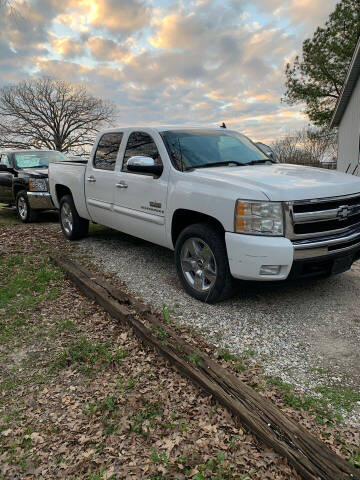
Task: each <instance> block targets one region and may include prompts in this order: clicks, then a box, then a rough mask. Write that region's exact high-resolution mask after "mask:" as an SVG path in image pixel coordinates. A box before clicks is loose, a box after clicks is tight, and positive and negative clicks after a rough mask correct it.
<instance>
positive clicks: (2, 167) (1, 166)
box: [0, 164, 12, 172]
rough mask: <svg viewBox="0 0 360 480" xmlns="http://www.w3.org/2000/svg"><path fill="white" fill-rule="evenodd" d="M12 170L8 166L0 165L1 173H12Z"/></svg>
mask: <svg viewBox="0 0 360 480" xmlns="http://www.w3.org/2000/svg"><path fill="white" fill-rule="evenodd" d="M11 170H12V169H11V168H10V167H8V166H7V165H4V164H0V172H10V171H11Z"/></svg>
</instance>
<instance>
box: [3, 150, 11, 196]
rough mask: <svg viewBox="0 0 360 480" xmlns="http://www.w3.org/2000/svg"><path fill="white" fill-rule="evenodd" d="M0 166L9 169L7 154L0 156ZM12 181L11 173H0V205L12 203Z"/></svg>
mask: <svg viewBox="0 0 360 480" xmlns="http://www.w3.org/2000/svg"><path fill="white" fill-rule="evenodd" d="M0 165H6V166H7V167H10V158H9V156H8V155H7V154H5V153H2V154H0ZM12 180H13V174H12V173H10V172H0V203H6V204H8V203H10V202H11V201H12V198H13V196H12Z"/></svg>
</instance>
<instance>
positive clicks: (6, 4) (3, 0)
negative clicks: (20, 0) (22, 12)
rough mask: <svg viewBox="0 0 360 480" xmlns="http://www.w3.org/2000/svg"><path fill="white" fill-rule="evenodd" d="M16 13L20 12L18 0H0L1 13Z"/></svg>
mask: <svg viewBox="0 0 360 480" xmlns="http://www.w3.org/2000/svg"><path fill="white" fill-rule="evenodd" d="M4 12H5V14H9V15H15V14H17V13H18V5H17V2H16V0H0V13H1V14H2V15H3V14H4Z"/></svg>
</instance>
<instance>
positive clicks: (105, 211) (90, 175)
mask: <svg viewBox="0 0 360 480" xmlns="http://www.w3.org/2000/svg"><path fill="white" fill-rule="evenodd" d="M122 137H123V133H122V132H116V133H104V135H103V136H102V137H101V138H100V140H99V143H98V145H97V148H96V151H95V153H94V156H93V158H92V160H90V161H89V163H88V165H87V168H86V174H85V196H86V201H87V207H88V211H89V214H90V217H91V219H92V220H93V221H94V222H97V223H100V224H101V225H107V226H108V227H112V226H113V225H112V221H113V213H112V208H113V202H114V191H115V175H116V173H115V164H116V159H117V156H118V152H119V147H120V144H121V140H122Z"/></svg>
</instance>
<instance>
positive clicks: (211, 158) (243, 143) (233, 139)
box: [161, 130, 271, 170]
mask: <svg viewBox="0 0 360 480" xmlns="http://www.w3.org/2000/svg"><path fill="white" fill-rule="evenodd" d="M161 136H162V138H163V140H164V142H165V145H166V147H167V150H168V152H169V155H170V158H171V161H172V163H173V165H174V166H175V168H177V169H178V170H190V169H193V168H206V167H216V166H222V165H254V164H255V163H265V162H271V160H270V159H269V157H267V156H266V155H265V154H264V153H263V152H262V151H261V150H260V149H259V148H258V147H257V146H256V145H255V144H254V143H253V142H251V140H249V139H248V138H247V137H245V136H244V135H241V134H240V133H237V132H232V131H229V132H227V131H226V130H224V131H219V130H168V131H164V132H161Z"/></svg>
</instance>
